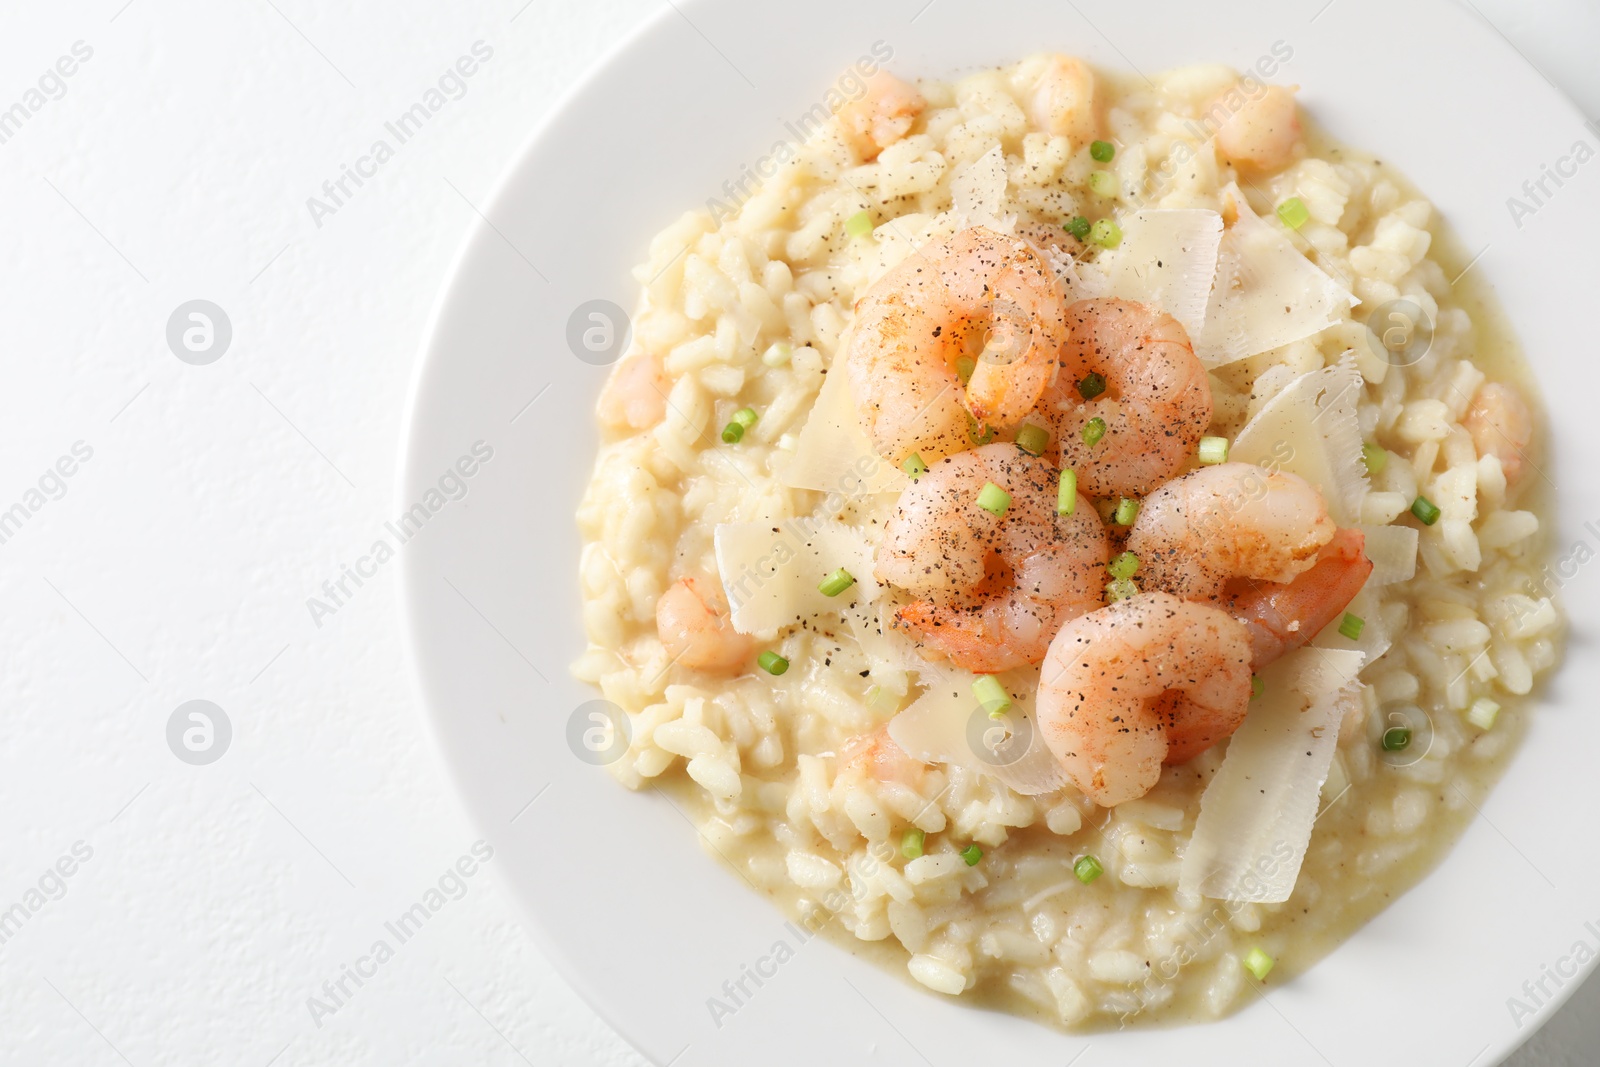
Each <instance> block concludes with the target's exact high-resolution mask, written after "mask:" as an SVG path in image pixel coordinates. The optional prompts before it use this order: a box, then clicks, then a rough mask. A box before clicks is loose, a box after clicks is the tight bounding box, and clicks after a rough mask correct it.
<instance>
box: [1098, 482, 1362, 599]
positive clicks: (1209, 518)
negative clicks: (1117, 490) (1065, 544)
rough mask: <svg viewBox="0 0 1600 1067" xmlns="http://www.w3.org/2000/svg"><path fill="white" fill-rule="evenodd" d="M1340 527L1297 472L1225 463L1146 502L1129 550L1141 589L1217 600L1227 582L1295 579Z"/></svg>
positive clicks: (1170, 486)
mask: <svg viewBox="0 0 1600 1067" xmlns="http://www.w3.org/2000/svg"><path fill="white" fill-rule="evenodd" d="M1335 529H1336V527H1335V525H1334V522H1333V520H1332V519H1331V518H1329V517H1328V506H1327V504H1326V502H1324V501H1323V499H1322V494H1321V493H1319V492H1318V491H1317V489H1316V487H1315V486H1313V485H1312V484H1311V483H1310V482H1308V481H1306V480H1305V479H1304V478H1302V477H1300V476H1299V475H1298V474H1290V473H1288V472H1287V471H1267V470H1265V469H1263V468H1261V467H1257V466H1254V465H1253V464H1249V463H1221V464H1218V465H1217V466H1214V467H1201V468H1199V469H1198V470H1194V471H1191V472H1189V473H1188V474H1185V475H1184V476H1183V477H1181V478H1174V479H1173V480H1172V481H1170V482H1168V483H1167V484H1166V485H1163V486H1162V487H1161V488H1160V489H1157V490H1156V491H1155V492H1153V493H1151V494H1150V495H1149V496H1147V497H1145V498H1144V501H1143V502H1142V503H1141V504H1140V506H1139V517H1138V518H1137V519H1135V520H1134V523H1133V529H1132V530H1131V531H1130V532H1129V533H1128V551H1129V552H1132V553H1133V554H1134V555H1135V556H1137V557H1138V559H1139V571H1138V577H1139V585H1140V587H1141V588H1144V589H1161V590H1164V591H1166V592H1168V593H1173V594H1175V595H1177V596H1180V597H1182V598H1183V599H1185V600H1210V601H1217V600H1219V599H1220V597H1221V595H1222V591H1223V586H1224V584H1226V583H1227V581H1228V580H1229V579H1230V578H1244V579H1251V580H1254V581H1265V582H1290V581H1293V580H1294V579H1295V578H1297V577H1299V576H1300V575H1301V574H1304V573H1305V572H1306V571H1308V570H1310V569H1311V568H1312V566H1314V565H1315V564H1316V562H1317V558H1318V554H1319V553H1320V552H1321V551H1322V547H1323V546H1324V545H1326V544H1327V543H1328V542H1329V541H1330V540H1332V538H1333V534H1334V530H1335Z"/></svg>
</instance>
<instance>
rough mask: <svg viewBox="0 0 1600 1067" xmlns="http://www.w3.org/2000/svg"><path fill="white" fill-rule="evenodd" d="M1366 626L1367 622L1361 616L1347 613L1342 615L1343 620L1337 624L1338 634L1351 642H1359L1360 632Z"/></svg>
mask: <svg viewBox="0 0 1600 1067" xmlns="http://www.w3.org/2000/svg"><path fill="white" fill-rule="evenodd" d="M1366 625H1367V621H1366V620H1365V619H1363V618H1362V617H1361V616H1359V615H1352V614H1350V613H1349V612H1348V611H1347V612H1345V613H1344V619H1343V620H1341V621H1340V623H1339V632H1340V633H1342V634H1344V635H1345V636H1346V637H1348V638H1349V639H1350V640H1352V641H1359V640H1361V631H1362V629H1363V628H1364V627H1365V626H1366Z"/></svg>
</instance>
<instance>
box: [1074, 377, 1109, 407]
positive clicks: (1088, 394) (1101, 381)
mask: <svg viewBox="0 0 1600 1067" xmlns="http://www.w3.org/2000/svg"><path fill="white" fill-rule="evenodd" d="M1105 391H1106V376H1105V375H1104V374H1101V373H1100V372H1099V371H1090V372H1089V373H1088V374H1086V375H1084V376H1083V381H1081V382H1079V383H1078V395H1079V396H1081V397H1083V398H1084V399H1085V400H1093V399H1094V398H1095V397H1097V396H1099V395H1100V394H1101V393H1103V392H1105Z"/></svg>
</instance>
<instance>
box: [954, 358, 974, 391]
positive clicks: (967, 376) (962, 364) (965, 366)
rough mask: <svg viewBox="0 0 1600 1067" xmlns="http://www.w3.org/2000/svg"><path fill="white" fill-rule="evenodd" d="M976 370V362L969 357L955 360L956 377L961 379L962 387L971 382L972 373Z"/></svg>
mask: <svg viewBox="0 0 1600 1067" xmlns="http://www.w3.org/2000/svg"><path fill="white" fill-rule="evenodd" d="M977 369H978V361H977V360H975V359H973V358H972V357H971V356H961V357H959V358H958V359H957V360H956V377H958V378H960V379H961V384H962V385H966V384H967V383H968V382H970V381H971V380H972V372H973V371H975V370H977Z"/></svg>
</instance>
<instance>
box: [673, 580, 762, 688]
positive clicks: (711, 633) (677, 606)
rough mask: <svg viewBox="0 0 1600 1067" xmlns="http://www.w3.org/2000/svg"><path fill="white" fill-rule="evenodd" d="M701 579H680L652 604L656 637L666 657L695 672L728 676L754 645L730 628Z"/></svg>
mask: <svg viewBox="0 0 1600 1067" xmlns="http://www.w3.org/2000/svg"><path fill="white" fill-rule="evenodd" d="M709 584H711V583H707V582H706V581H705V580H704V579H695V578H681V579H679V580H678V581H676V582H674V583H673V584H672V586H671V587H670V588H669V589H668V590H667V591H666V592H665V593H662V594H661V599H660V600H657V601H656V633H657V634H659V635H660V637H661V644H662V645H663V646H664V647H665V648H666V650H667V655H669V656H671V657H672V658H673V660H674V661H675V662H678V663H682V664H683V665H684V666H685V667H692V668H694V669H695V670H701V671H712V672H715V673H719V674H729V673H732V672H734V671H736V670H738V669H739V668H740V667H742V666H744V665H745V664H747V663H749V662H750V654H751V653H752V652H753V651H754V650H755V643H754V641H753V640H752V639H751V638H749V637H747V636H746V635H744V634H741V633H739V632H738V631H736V630H735V629H734V628H733V621H732V620H731V619H730V618H729V617H728V614H727V612H726V611H725V610H724V609H723V605H722V603H721V600H720V598H718V597H716V596H715V595H714V594H712V595H710V596H708V595H707V591H706V587H707V586H708V585H709Z"/></svg>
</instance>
